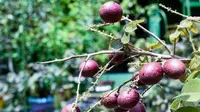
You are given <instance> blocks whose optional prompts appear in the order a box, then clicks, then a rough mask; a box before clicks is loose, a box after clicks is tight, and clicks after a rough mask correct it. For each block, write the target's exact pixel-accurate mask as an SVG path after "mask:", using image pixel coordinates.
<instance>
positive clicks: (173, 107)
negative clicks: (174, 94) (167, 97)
mask: <svg viewBox="0 0 200 112" xmlns="http://www.w3.org/2000/svg"><path fill="white" fill-rule="evenodd" d="M180 102H181V100H180V99H175V100H174V101H173V102H172V104H171V105H170V110H173V111H176V110H177V109H178V108H179V105H180Z"/></svg>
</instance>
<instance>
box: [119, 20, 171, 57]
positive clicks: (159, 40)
mask: <svg viewBox="0 0 200 112" xmlns="http://www.w3.org/2000/svg"><path fill="white" fill-rule="evenodd" d="M123 18H124V20H128V21H129V22H131V21H132V20H131V19H129V18H128V17H123ZM137 26H138V27H139V28H141V29H142V30H144V31H145V32H146V33H148V34H150V35H151V36H153V38H155V39H156V40H157V41H158V42H160V43H161V44H162V45H163V46H164V47H165V48H166V50H167V51H168V52H169V54H170V55H172V51H171V50H170V49H169V47H167V45H166V44H165V43H164V42H163V41H162V40H161V39H160V38H159V37H158V36H156V35H155V34H154V33H152V32H150V31H148V30H147V29H146V28H144V27H143V26H142V25H140V24H137Z"/></svg>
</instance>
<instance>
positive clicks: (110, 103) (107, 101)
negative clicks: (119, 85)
mask: <svg viewBox="0 0 200 112" xmlns="http://www.w3.org/2000/svg"><path fill="white" fill-rule="evenodd" d="M101 103H102V105H104V106H105V107H107V108H116V107H117V94H116V92H113V93H111V94H110V95H108V96H107V97H104V98H103V100H102V102H101Z"/></svg>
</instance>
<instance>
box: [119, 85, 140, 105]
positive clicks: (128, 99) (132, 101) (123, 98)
mask: <svg viewBox="0 0 200 112" xmlns="http://www.w3.org/2000/svg"><path fill="white" fill-rule="evenodd" d="M139 100H140V95H139V93H138V92H137V90H136V89H132V88H129V89H126V90H124V91H122V92H121V93H119V96H118V98H117V103H118V106H119V107H120V108H123V109H130V108H132V107H134V106H135V105H136V104H137V103H138V102H139Z"/></svg>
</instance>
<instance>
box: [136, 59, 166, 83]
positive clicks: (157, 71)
mask: <svg viewBox="0 0 200 112" xmlns="http://www.w3.org/2000/svg"><path fill="white" fill-rule="evenodd" d="M162 77H163V70H162V66H161V65H160V63H157V62H151V63H148V64H145V65H144V66H143V67H142V68H141V69H140V71H139V79H140V81H141V82H142V83H143V84H145V85H153V84H156V83H158V82H159V81H160V80H161V79H162Z"/></svg>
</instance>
